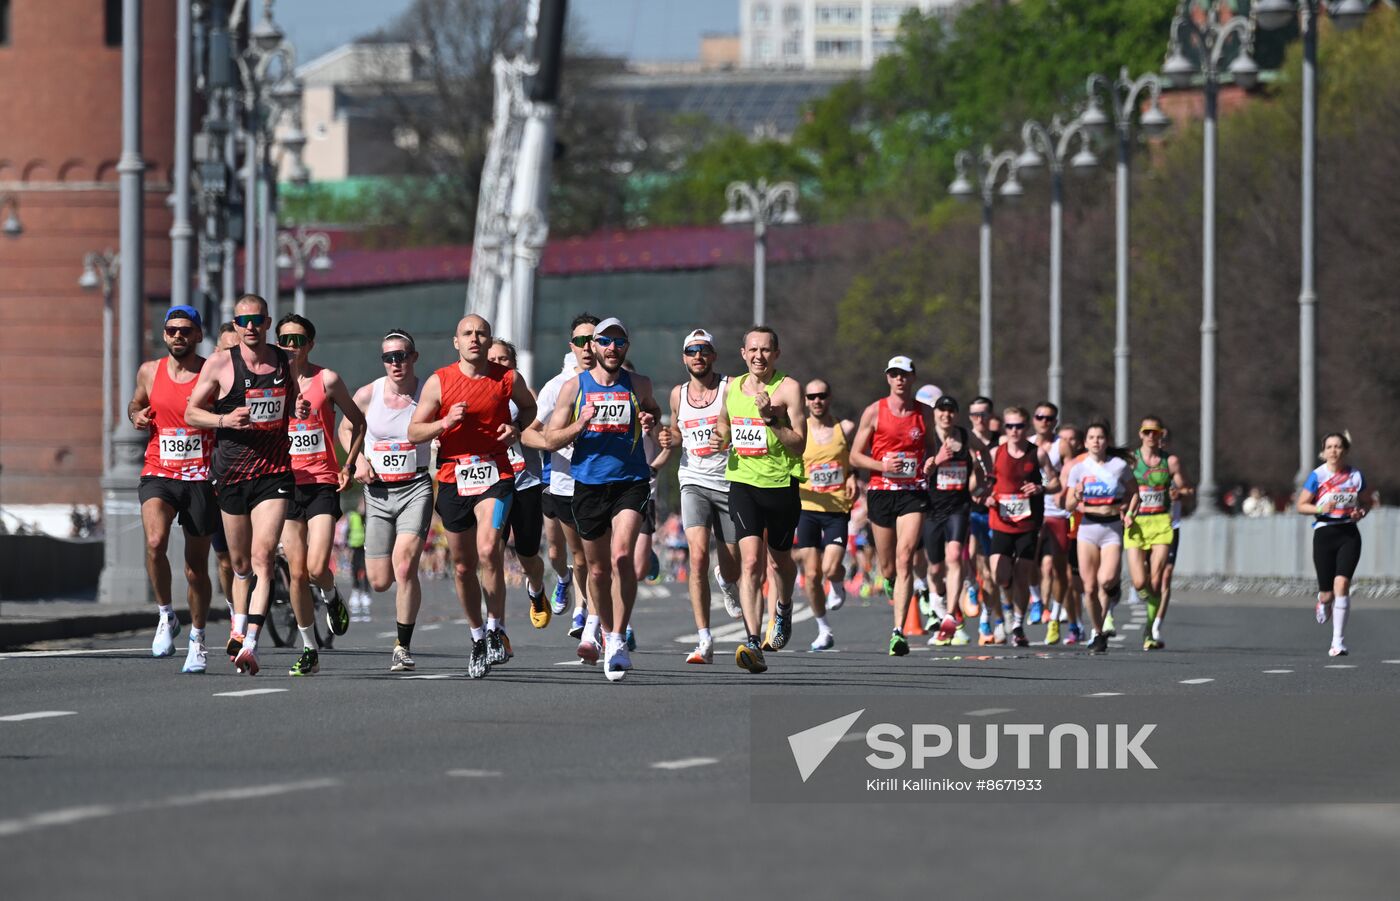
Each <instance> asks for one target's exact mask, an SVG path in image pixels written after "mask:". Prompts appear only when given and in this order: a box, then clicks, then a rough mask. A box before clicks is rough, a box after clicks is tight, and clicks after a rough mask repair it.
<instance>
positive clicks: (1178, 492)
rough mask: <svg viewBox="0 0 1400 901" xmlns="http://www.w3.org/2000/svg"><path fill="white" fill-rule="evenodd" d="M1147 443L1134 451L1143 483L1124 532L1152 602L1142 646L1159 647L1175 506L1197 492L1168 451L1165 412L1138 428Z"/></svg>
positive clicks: (1138, 581) (1136, 574) (1140, 587)
mask: <svg viewBox="0 0 1400 901" xmlns="http://www.w3.org/2000/svg"><path fill="white" fill-rule="evenodd" d="M1138 435H1139V436H1140V437H1141V439H1142V445H1141V446H1140V447H1139V448H1138V449H1137V450H1135V451H1133V478H1134V479H1135V480H1136V481H1137V486H1138V508H1137V516H1136V518H1134V520H1133V522H1132V523H1131V524H1130V525H1129V526H1128V528H1127V531H1126V532H1125V533H1124V535H1123V543H1124V544H1125V545H1126V546H1127V548H1128V572H1129V573H1130V574H1131V575H1132V579H1133V588H1134V589H1135V590H1136V591H1137V593H1138V596H1139V597H1141V598H1142V599H1143V601H1144V602H1145V603H1146V604H1147V624H1146V625H1145V626H1143V629H1142V649H1143V650H1144V651H1157V650H1161V649H1162V648H1164V647H1166V644H1165V642H1163V641H1162V621H1163V619H1165V614H1166V610H1165V609H1164V608H1163V605H1162V595H1163V592H1164V590H1165V589H1164V586H1165V581H1166V580H1165V574H1166V569H1167V558H1168V557H1170V556H1171V554H1172V547H1173V546H1174V545H1175V544H1176V542H1177V537H1176V536H1177V530H1176V529H1175V528H1174V527H1173V525H1172V521H1173V514H1172V508H1173V507H1174V506H1175V505H1176V504H1178V503H1179V502H1180V499H1181V498H1182V497H1184V496H1186V495H1189V494H1191V493H1192V492H1193V489H1192V488H1191V485H1190V483H1189V482H1188V481H1187V479H1186V475H1185V472H1184V470H1183V469H1182V466H1181V459H1180V458H1179V457H1177V455H1176V454H1169V453H1167V452H1166V450H1165V445H1166V440H1167V427H1166V425H1165V424H1163V422H1162V418H1161V417H1160V416H1155V415H1153V416H1145V417H1143V420H1142V425H1141V426H1140V427H1139V428H1138Z"/></svg>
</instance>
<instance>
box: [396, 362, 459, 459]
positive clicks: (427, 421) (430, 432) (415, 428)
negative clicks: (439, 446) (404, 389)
mask: <svg viewBox="0 0 1400 901" xmlns="http://www.w3.org/2000/svg"><path fill="white" fill-rule="evenodd" d="M461 406H463V405H462V404H453V409H456V408H457V407H461ZM441 409H442V383H441V382H440V381H438V377H437V373H433V374H432V375H430V376H428V380H427V381H426V382H424V383H423V391H422V393H421V394H419V395H418V408H417V409H415V410H414V411H413V419H412V420H411V421H410V422H409V423H408V440H409V441H412V442H413V443H414V444H422V443H424V442H426V441H432V440H433V439H434V438H437V437H438V436H439V435H441V434H442V433H443V432H445V431H447V430H448V429H449V428H450V427H451V426H453V425H456V424H457V423H459V422H461V421H462V414H461V412H460V411H459V412H458V413H457V418H456V419H455V420H453V421H452V423H451V424H450V425H449V424H448V419H449V418H451V416H452V411H451V410H449V411H448V415H447V416H445V417H443V418H442V419H438V412H439V411H440V410H441Z"/></svg>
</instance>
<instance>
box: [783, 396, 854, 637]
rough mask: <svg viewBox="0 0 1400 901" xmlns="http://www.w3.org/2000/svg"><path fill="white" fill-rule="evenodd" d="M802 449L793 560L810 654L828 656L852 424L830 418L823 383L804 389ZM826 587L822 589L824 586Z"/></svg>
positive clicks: (841, 561) (850, 485)
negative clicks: (807, 617) (812, 628)
mask: <svg viewBox="0 0 1400 901" xmlns="http://www.w3.org/2000/svg"><path fill="white" fill-rule="evenodd" d="M804 395H805V398H804V399H805V400H806V402H807V448H806V450H804V451H803V452H802V465H803V466H804V467H805V468H806V471H807V481H806V483H804V484H803V485H802V487H801V488H800V489H799V493H800V495H801V497H802V515H801V517H800V518H799V519H798V520H797V560H798V562H799V563H800V564H801V566H802V577H803V579H804V580H805V582H806V585H807V597H808V598H809V599H810V600H811V603H812V612H813V613H814V614H815V615H816V620H817V640H816V641H814V642H812V648H811V649H812V650H813V651H829V650H831V648H832V647H833V646H834V645H835V643H836V639H835V636H834V635H833V634H832V632H831V627H830V626H829V625H828V624H827V622H826V612H827V610H828V609H830V610H839V609H841V605H842V604H844V603H846V585H845V580H846V567H845V561H846V533H847V532H848V531H849V529H850V524H851V504H852V502H853V501H854V500H855V497H856V474H855V470H853V469H852V468H851V450H850V448H851V438H852V437H853V436H854V435H855V431H856V424H855V423H854V422H852V421H851V420H849V419H842V420H840V421H838V420H837V419H836V417H834V416H832V415H831V386H830V385H829V384H828V383H826V382H825V381H823V380H822V379H813V380H812V381H810V382H808V383H807V389H806V391H805V392H804ZM824 581H825V582H827V583H829V587H827V586H823V584H822V583H823V582H824Z"/></svg>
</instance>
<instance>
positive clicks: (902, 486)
mask: <svg viewBox="0 0 1400 901" xmlns="http://www.w3.org/2000/svg"><path fill="white" fill-rule="evenodd" d="M885 380H886V381H887V382H889V386H890V393H889V396H888V397H883V398H881V399H880V400H878V401H876V402H875V403H873V404H871V405H870V406H868V407H866V408H865V413H864V414H862V415H861V418H860V428H859V429H858V430H857V431H856V437H855V440H854V441H853V442H852V443H851V465H852V466H854V467H858V468H860V469H865V470H869V471H870V473H871V475H870V487H869V490H868V491H867V492H866V505H867V509H868V511H869V517H870V525H871V529H872V531H874V533H875V553H876V557H877V559H878V560H879V565H880V573H881V575H882V576H883V577H884V579H885V582H886V584H888V583H889V581H890V580H891V579H893V580H894V591H893V592H892V597H893V600H894V631H893V634H891V636H890V655H891V656H894V657H903V656H904V655H905V654H908V653H909V642H908V641H907V640H906V639H905V637H904V621H905V616H906V615H907V614H908V612H909V598H910V597H911V595H912V594H913V588H914V549H915V548H916V547H917V546H918V544H919V534H920V532H921V531H922V530H923V526H924V512H925V511H926V510H928V473H927V470H928V469H929V468H930V467H931V466H932V457H933V454H934V449H933V434H934V423H933V410H932V408H930V407H928V406H926V405H924V404H921V403H919V401H917V400H915V398H914V361H913V360H910V359H909V358H908V357H893V358H892V359H891V360H890V362H889V364H888V365H886V366H885Z"/></svg>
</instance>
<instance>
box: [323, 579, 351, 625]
mask: <svg viewBox="0 0 1400 901" xmlns="http://www.w3.org/2000/svg"><path fill="white" fill-rule="evenodd" d="M322 597H326V595H325V593H324V592H323V593H322ZM326 626H327V627H328V628H329V629H330V630H331V633H332V634H335V635H344V634H345V633H346V632H348V631H350V608H349V607H346V606H345V602H344V601H343V600H341V598H340V589H339V588H336V587H335V586H332V587H331V590H330V596H329V597H327V598H326Z"/></svg>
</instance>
